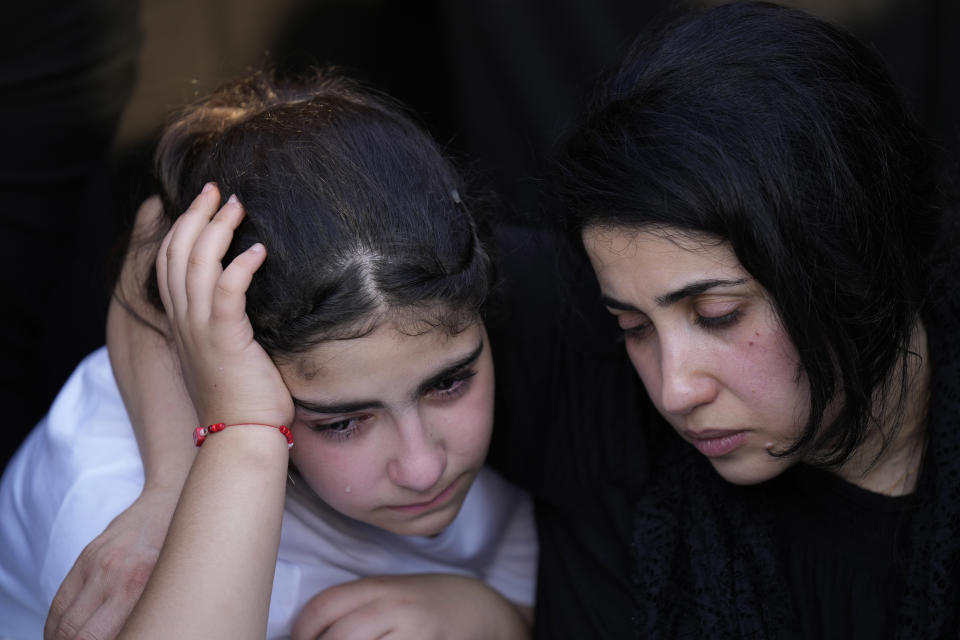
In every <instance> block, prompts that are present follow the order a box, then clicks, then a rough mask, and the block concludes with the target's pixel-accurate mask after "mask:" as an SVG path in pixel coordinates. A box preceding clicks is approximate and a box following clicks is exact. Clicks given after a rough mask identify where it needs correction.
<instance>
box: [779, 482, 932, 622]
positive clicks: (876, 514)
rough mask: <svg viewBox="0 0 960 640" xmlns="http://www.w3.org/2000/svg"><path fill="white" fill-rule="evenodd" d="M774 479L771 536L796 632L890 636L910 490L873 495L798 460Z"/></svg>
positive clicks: (912, 503)
mask: <svg viewBox="0 0 960 640" xmlns="http://www.w3.org/2000/svg"><path fill="white" fill-rule="evenodd" d="M777 484H778V485H779V487H778V488H779V492H778V504H777V505H776V507H777V527H778V538H779V539H780V540H781V541H782V543H783V556H784V565H785V567H784V568H785V573H786V579H787V582H788V584H789V590H790V591H791V592H792V594H793V598H794V605H795V609H796V613H797V618H798V619H799V623H800V627H801V629H802V637H803V638H810V639H811V640H812V639H814V638H817V639H822V640H830V639H833V638H835V639H837V640H858V639H862V640H877V639H880V638H886V637H891V631H892V630H893V629H894V628H895V626H896V615H897V610H898V608H899V606H900V602H901V600H902V599H903V590H904V586H905V584H904V580H905V569H906V559H905V556H906V554H907V551H908V549H907V546H906V544H905V542H906V536H907V532H908V526H907V525H908V524H909V521H910V516H911V513H912V512H913V511H914V510H915V509H916V507H917V504H918V500H917V497H916V496H912V495H911V496H900V497H890V496H884V495H880V494H877V493H873V492H870V491H867V490H865V489H862V488H860V487H857V486H856V485H853V484H850V483H848V482H845V481H843V480H842V479H840V478H838V477H837V476H835V475H833V474H830V473H828V472H826V471H821V470H817V469H813V468H810V467H807V466H805V465H799V466H797V467H795V468H793V469H791V470H790V471H788V472H786V473H785V474H783V476H782V478H781V479H779V480H777Z"/></svg>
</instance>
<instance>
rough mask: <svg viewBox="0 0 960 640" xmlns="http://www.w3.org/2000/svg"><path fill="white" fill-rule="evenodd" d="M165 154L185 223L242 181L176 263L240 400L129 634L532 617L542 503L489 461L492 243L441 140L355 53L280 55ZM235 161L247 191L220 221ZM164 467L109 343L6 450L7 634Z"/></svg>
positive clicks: (210, 434) (209, 404)
mask: <svg viewBox="0 0 960 640" xmlns="http://www.w3.org/2000/svg"><path fill="white" fill-rule="evenodd" d="M157 175H158V178H159V181H160V187H161V197H162V201H163V212H164V214H166V215H167V216H168V221H167V225H169V223H170V222H172V219H171V218H172V217H173V216H175V215H176V214H177V213H179V212H181V211H183V210H185V209H187V205H188V204H189V202H190V200H189V199H190V198H191V197H192V195H193V194H195V193H197V192H198V191H200V190H201V187H202V186H203V185H204V182H205V181H210V180H215V181H216V183H217V185H216V186H214V185H212V184H209V183H208V184H207V186H206V187H205V188H204V189H203V192H202V194H201V196H200V197H199V198H197V199H196V201H195V202H194V203H193V206H192V207H191V208H190V209H189V211H188V212H187V213H186V214H185V215H183V216H181V217H180V218H178V219H177V220H176V222H175V224H174V226H173V229H172V231H171V232H170V234H169V235H168V237H167V239H166V243H165V245H164V247H163V248H162V250H161V252H160V255H159V259H158V270H157V281H158V283H159V293H160V294H161V296H162V297H163V300H164V302H165V303H166V306H167V310H168V316H169V318H170V321H171V326H172V327H173V328H174V332H173V333H174V337H175V338H176V342H177V344H178V346H179V347H180V349H181V351H182V354H183V357H184V365H185V366H184V372H185V376H186V380H187V383H188V388H189V390H190V392H191V395H192V397H193V399H194V403H195V407H196V410H197V415H198V416H199V417H200V419H201V421H202V423H203V424H202V425H201V426H207V425H219V424H223V425H226V426H224V427H219V426H213V427H207V428H206V429H205V430H201V431H200V432H199V434H198V445H199V444H203V446H202V447H201V448H200V450H199V451H200V454H199V455H198V456H197V459H196V462H195V464H194V467H193V470H192V472H191V476H190V479H189V480H188V482H187V484H186V487H185V490H184V495H183V497H182V498H181V504H180V507H179V510H178V512H177V516H176V518H175V520H174V524H173V525H172V526H171V529H170V531H169V534H168V536H167V541H166V545H165V550H164V552H163V555H162V556H161V557H160V561H159V565H158V567H157V570H156V572H155V573H154V576H153V578H152V579H151V580H150V583H149V586H148V591H147V596H146V597H145V599H144V600H143V602H142V603H141V606H140V608H139V609H138V610H137V611H136V613H135V614H134V615H133V617H131V618H130V620H129V625H128V627H127V629H126V633H127V635H129V636H130V637H136V638H143V637H153V636H157V637H229V638H239V637H251V638H256V637H261V638H262V637H264V634H265V633H266V635H267V636H268V637H282V636H285V635H289V634H290V633H291V627H292V626H293V625H294V620H296V634H297V636H298V637H310V638H313V637H316V636H317V635H319V634H320V633H321V632H324V631H328V632H330V633H331V634H334V635H338V636H339V635H341V634H342V635H343V637H380V636H382V635H384V634H385V633H387V632H393V633H395V634H396V635H397V637H429V636H430V635H434V636H438V637H439V636H444V635H450V634H454V635H457V636H464V637H470V636H473V635H477V636H483V635H484V634H491V635H493V636H496V637H500V636H503V637H523V636H524V635H525V634H526V622H525V619H526V618H527V617H528V616H529V608H530V607H531V606H532V603H533V584H534V573H535V564H536V539H535V532H534V528H533V524H532V514H531V510H530V505H529V502H528V500H527V499H526V498H525V496H523V494H521V493H520V492H519V491H518V490H516V489H515V488H513V487H512V486H511V485H509V484H507V483H506V482H505V481H504V480H502V479H500V478H499V477H498V476H496V475H495V474H494V473H493V472H491V471H489V470H487V469H485V468H484V467H483V461H484V458H485V455H486V451H487V446H488V443H489V438H490V429H491V426H492V418H493V395H492V393H493V369H492V367H493V364H492V360H491V357H490V351H489V344H488V341H487V337H486V332H485V330H484V326H483V323H482V321H481V319H480V311H481V307H482V305H483V303H484V301H485V299H486V297H487V295H488V293H489V289H490V287H491V285H492V281H493V274H492V268H491V263H490V258H489V257H488V256H487V254H486V251H485V249H484V246H483V244H482V243H481V242H480V240H479V239H478V237H477V233H476V229H475V225H474V222H473V220H472V219H471V216H470V214H469V212H468V211H467V209H466V206H465V204H464V202H463V200H462V198H461V196H460V191H461V189H462V188H461V186H460V184H459V182H458V180H457V177H456V175H455V173H454V171H453V170H452V168H451V167H450V166H449V164H448V163H447V162H446V161H445V160H444V159H443V157H442V156H441V154H440V153H439V152H438V151H437V149H436V148H435V146H434V145H433V144H432V142H431V141H430V140H429V139H428V138H427V136H425V135H424V134H423V133H422V132H421V131H420V130H419V129H418V128H417V127H416V126H415V125H413V124H412V123H411V122H410V121H409V120H408V119H407V118H406V117H405V116H403V115H401V114H400V113H399V112H398V110H397V109H396V108H395V107H393V106H391V105H390V104H389V103H387V102H386V101H385V100H384V99H382V98H379V97H377V96H374V95H372V94H370V93H369V92H366V91H364V90H362V89H360V88H358V87H357V86H356V85H355V84H353V83H351V82H349V81H348V80H346V79H344V78H342V77H339V76H337V75H335V74H332V73H323V74H318V75H317V76H316V77H314V78H311V79H309V80H308V81H300V82H293V81H280V80H276V79H274V78H272V77H270V76H268V75H266V74H255V75H253V76H251V77H248V78H245V79H243V80H241V81H238V82H236V83H233V84H230V85H227V86H225V87H223V88H221V89H219V90H218V91H216V92H214V93H213V94H212V95H211V96H210V97H208V98H207V99H205V100H203V101H201V102H200V103H198V104H196V105H194V106H192V107H190V108H188V109H187V110H186V111H184V113H183V114H181V115H180V116H179V117H178V118H177V119H176V120H174V121H173V123H172V124H171V125H169V126H168V127H167V129H166V131H165V133H164V135H163V138H162V140H161V142H160V146H159V148H158V152H157ZM218 187H219V192H223V193H229V194H233V195H232V197H231V198H230V199H229V200H228V201H227V202H226V204H225V205H224V206H223V208H222V209H221V210H220V211H219V213H217V215H216V216H214V217H213V219H212V221H211V222H209V224H208V221H209V220H210V218H211V216H212V214H213V213H214V211H215V210H216V208H217V203H218V202H219V192H218ZM241 203H242V204H241ZM244 211H245V212H246V217H245V218H244ZM221 259H222V260H223V261H224V263H225V264H228V265H229V266H227V267H226V268H225V269H223V268H222V267H221V266H220V265H221ZM261 264H262V267H261V266H260V265H261ZM258 268H259V270H258ZM254 271H256V272H257V273H256V275H255V276H254V275H253V273H254ZM248 285H249V288H248ZM267 354H269V357H268V356H267ZM194 426H195V425H194ZM183 427H184V428H183V429H182V430H181V431H179V433H181V434H182V435H183V436H184V437H189V436H188V432H189V431H191V430H192V427H191V426H190V425H183ZM288 427H289V428H288ZM288 441H289V442H295V444H293V445H292V446H291V448H290V449H289V451H290V453H289V469H290V470H289V472H288V461H287V459H288V454H287V451H288V448H287V445H288ZM142 481H143V469H142V467H141V462H140V456H139V455H138V453H137V449H136V442H135V439H134V436H133V432H132V431H131V429H130V424H129V422H128V420H127V418H126V414H125V412H124V410H123V405H122V403H121V399H120V396H119V393H118V391H117V388H116V386H115V383H114V381H113V379H112V377H111V374H110V369H109V363H108V361H107V354H106V352H105V351H104V350H101V351H99V352H97V353H95V354H94V355H92V356H91V357H90V358H88V359H87V360H86V361H85V362H84V363H83V364H82V365H81V366H80V367H79V368H78V370H77V372H76V373H75V374H74V376H73V377H72V378H71V380H70V381H69V382H68V383H67V385H66V386H65V388H64V390H63V392H62V393H61V394H60V396H59V398H58V400H57V402H56V403H55V405H54V406H53V408H52V409H51V412H50V414H49V415H48V417H47V418H46V419H45V420H44V422H43V423H41V425H39V426H38V428H37V429H36V430H35V432H34V433H33V434H32V435H31V437H30V439H29V440H28V442H27V443H26V444H25V445H24V447H23V448H22V450H21V451H20V452H19V453H18V455H17V457H16V459H15V460H14V461H13V462H12V464H11V465H10V467H9V468H8V469H7V471H6V473H5V475H4V479H3V486H2V489H0V499H2V503H0V512H2V513H3V521H4V527H3V531H2V533H0V535H2V537H3V545H2V547H3V549H4V552H3V556H2V561H0V612H2V615H0V620H2V622H0V635H2V636H4V637H7V636H9V637H13V638H19V637H24V638H36V637H38V636H39V635H40V629H41V628H42V626H43V619H44V615H45V614H46V610H47V607H48V606H49V603H50V600H51V598H52V594H53V592H54V591H55V590H56V588H57V586H58V584H59V582H60V580H61V579H62V578H63V576H64V575H65V574H66V573H67V570H68V569H69V568H70V566H71V564H72V562H73V560H74V559H75V558H76V555H77V554H78V553H79V551H80V549H82V548H83V547H84V545H86V543H87V542H89V540H90V539H92V538H93V537H94V536H95V535H96V534H97V533H98V532H99V531H100V530H101V529H102V528H103V527H104V526H105V525H106V524H107V522H108V521H109V519H110V518H112V517H113V516H115V515H116V514H118V513H120V512H121V511H122V510H123V509H124V508H125V507H126V506H127V505H128V504H129V503H130V502H131V501H132V500H133V498H135V497H136V495H137V492H138V491H139V489H140V486H141V484H142ZM285 485H286V491H285V489H284V487H285ZM285 494H286V498H285V504H284V495H285ZM281 519H282V522H283V526H282V528H281ZM161 526H163V525H161ZM278 549H279V557H278ZM274 567H276V569H275V571H274ZM147 575H149V569H147V571H146V572H144V573H141V574H140V575H139V581H138V582H137V583H136V584H133V582H132V583H131V585H130V587H129V588H130V589H131V590H139V588H140V587H141V586H142V583H143V581H144V580H145V579H146V576H147ZM364 576H381V577H378V578H376V579H367V580H363V579H360V580H358V578H363V577H364ZM333 585H342V586H341V587H339V588H337V589H328V587H331V586H333ZM271 590H272V594H273V595H272V598H271ZM317 594H320V595H319V596H318V597H317V598H314V596H316V595H317ZM268 604H269V607H268ZM78 606H80V607H88V603H82V602H81V603H78ZM94 608H96V607H94ZM372 630H375V632H372ZM48 631H49V632H51V633H52V632H53V631H52V630H49V629H48ZM64 631H67V633H68V634H70V635H73V634H75V633H78V632H80V631H81V629H80V628H74V629H67V630H64V629H61V630H60V631H59V633H63V632H64ZM84 631H85V632H87V633H95V634H96V635H98V636H107V635H112V633H113V632H115V629H114V630H112V631H111V630H110V629H103V628H100V629H97V628H93V629H86V630H84ZM424 634H426V635H424Z"/></svg>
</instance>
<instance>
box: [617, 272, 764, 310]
mask: <svg viewBox="0 0 960 640" xmlns="http://www.w3.org/2000/svg"><path fill="white" fill-rule="evenodd" d="M746 281H747V279H746V278H738V279H737V280H717V279H711V280H697V281H696V282H691V283H690V284H688V285H686V286H684V287H681V288H679V289H677V290H676V291H671V292H670V293H666V294H664V295H662V296H657V297H656V298H654V300H655V301H656V303H657V305H658V306H660V307H669V306H670V305H672V304H674V303H676V302H679V301H680V300H683V299H684V298H692V297H693V296H698V295H700V294H702V293H706V292H707V291H710V290H711V289H718V288H724V287H736V286H738V285H741V284H743V283H745V282H746ZM600 300H601V302H603V304H604V305H605V306H606V307H607V308H609V309H616V310H618V311H637V312H639V311H640V310H639V309H637V308H636V307H635V306H633V305H632V304H628V303H626V302H621V301H620V300H617V299H616V298H612V297H610V296H608V295H602V296H600Z"/></svg>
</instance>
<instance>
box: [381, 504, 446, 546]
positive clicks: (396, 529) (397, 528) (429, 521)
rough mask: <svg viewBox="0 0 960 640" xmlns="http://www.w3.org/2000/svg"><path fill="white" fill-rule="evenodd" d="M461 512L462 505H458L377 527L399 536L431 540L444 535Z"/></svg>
mask: <svg viewBox="0 0 960 640" xmlns="http://www.w3.org/2000/svg"><path fill="white" fill-rule="evenodd" d="M459 512H460V505H459V504H458V505H457V507H456V508H455V509H453V508H450V507H447V508H445V509H441V510H439V511H435V512H433V513H428V514H425V515H422V516H419V517H414V518H411V519H409V520H403V521H400V522H396V521H393V522H386V523H383V524H378V525H377V526H379V527H380V528H381V529H385V530H387V531H389V532H390V533H395V534H396V535H398V536H422V537H426V538H429V537H432V536H436V535H439V534H441V533H443V530H444V529H446V528H447V527H449V526H450V525H451V524H452V523H453V521H454V520H455V519H456V517H457V514H458V513H459Z"/></svg>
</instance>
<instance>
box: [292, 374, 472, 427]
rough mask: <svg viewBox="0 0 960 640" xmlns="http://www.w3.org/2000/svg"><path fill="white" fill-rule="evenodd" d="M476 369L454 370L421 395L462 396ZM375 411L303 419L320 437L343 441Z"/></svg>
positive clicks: (435, 399) (368, 422)
mask: <svg viewBox="0 0 960 640" xmlns="http://www.w3.org/2000/svg"><path fill="white" fill-rule="evenodd" d="M475 375H477V370H476V369H473V368H470V367H468V368H466V369H463V370H461V371H458V372H455V373H453V374H451V375H449V376H447V377H446V378H443V379H441V380H439V381H437V382H436V383H435V384H433V385H432V386H431V387H430V388H428V389H427V390H426V391H424V392H423V395H422V397H423V398H424V399H425V400H427V401H430V402H441V403H443V402H452V401H454V400H457V399H459V398H460V397H462V396H464V395H465V394H466V393H467V392H468V391H469V390H470V387H471V379H472V378H473V377H474V376H475ZM376 417H377V416H376V414H375V413H362V414H358V415H354V416H345V417H339V418H337V419H336V420H332V421H330V422H316V421H312V422H311V421H310V420H305V421H304V422H306V423H307V426H308V427H309V428H310V429H311V430H312V431H315V432H316V433H317V434H318V435H320V436H321V437H323V438H325V439H327V440H330V441H332V442H344V441H346V440H349V439H350V438H352V437H353V436H355V435H357V434H359V433H360V432H362V431H363V429H364V428H365V427H368V426H370V425H371V423H373V422H374V421H375V420H376Z"/></svg>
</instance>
